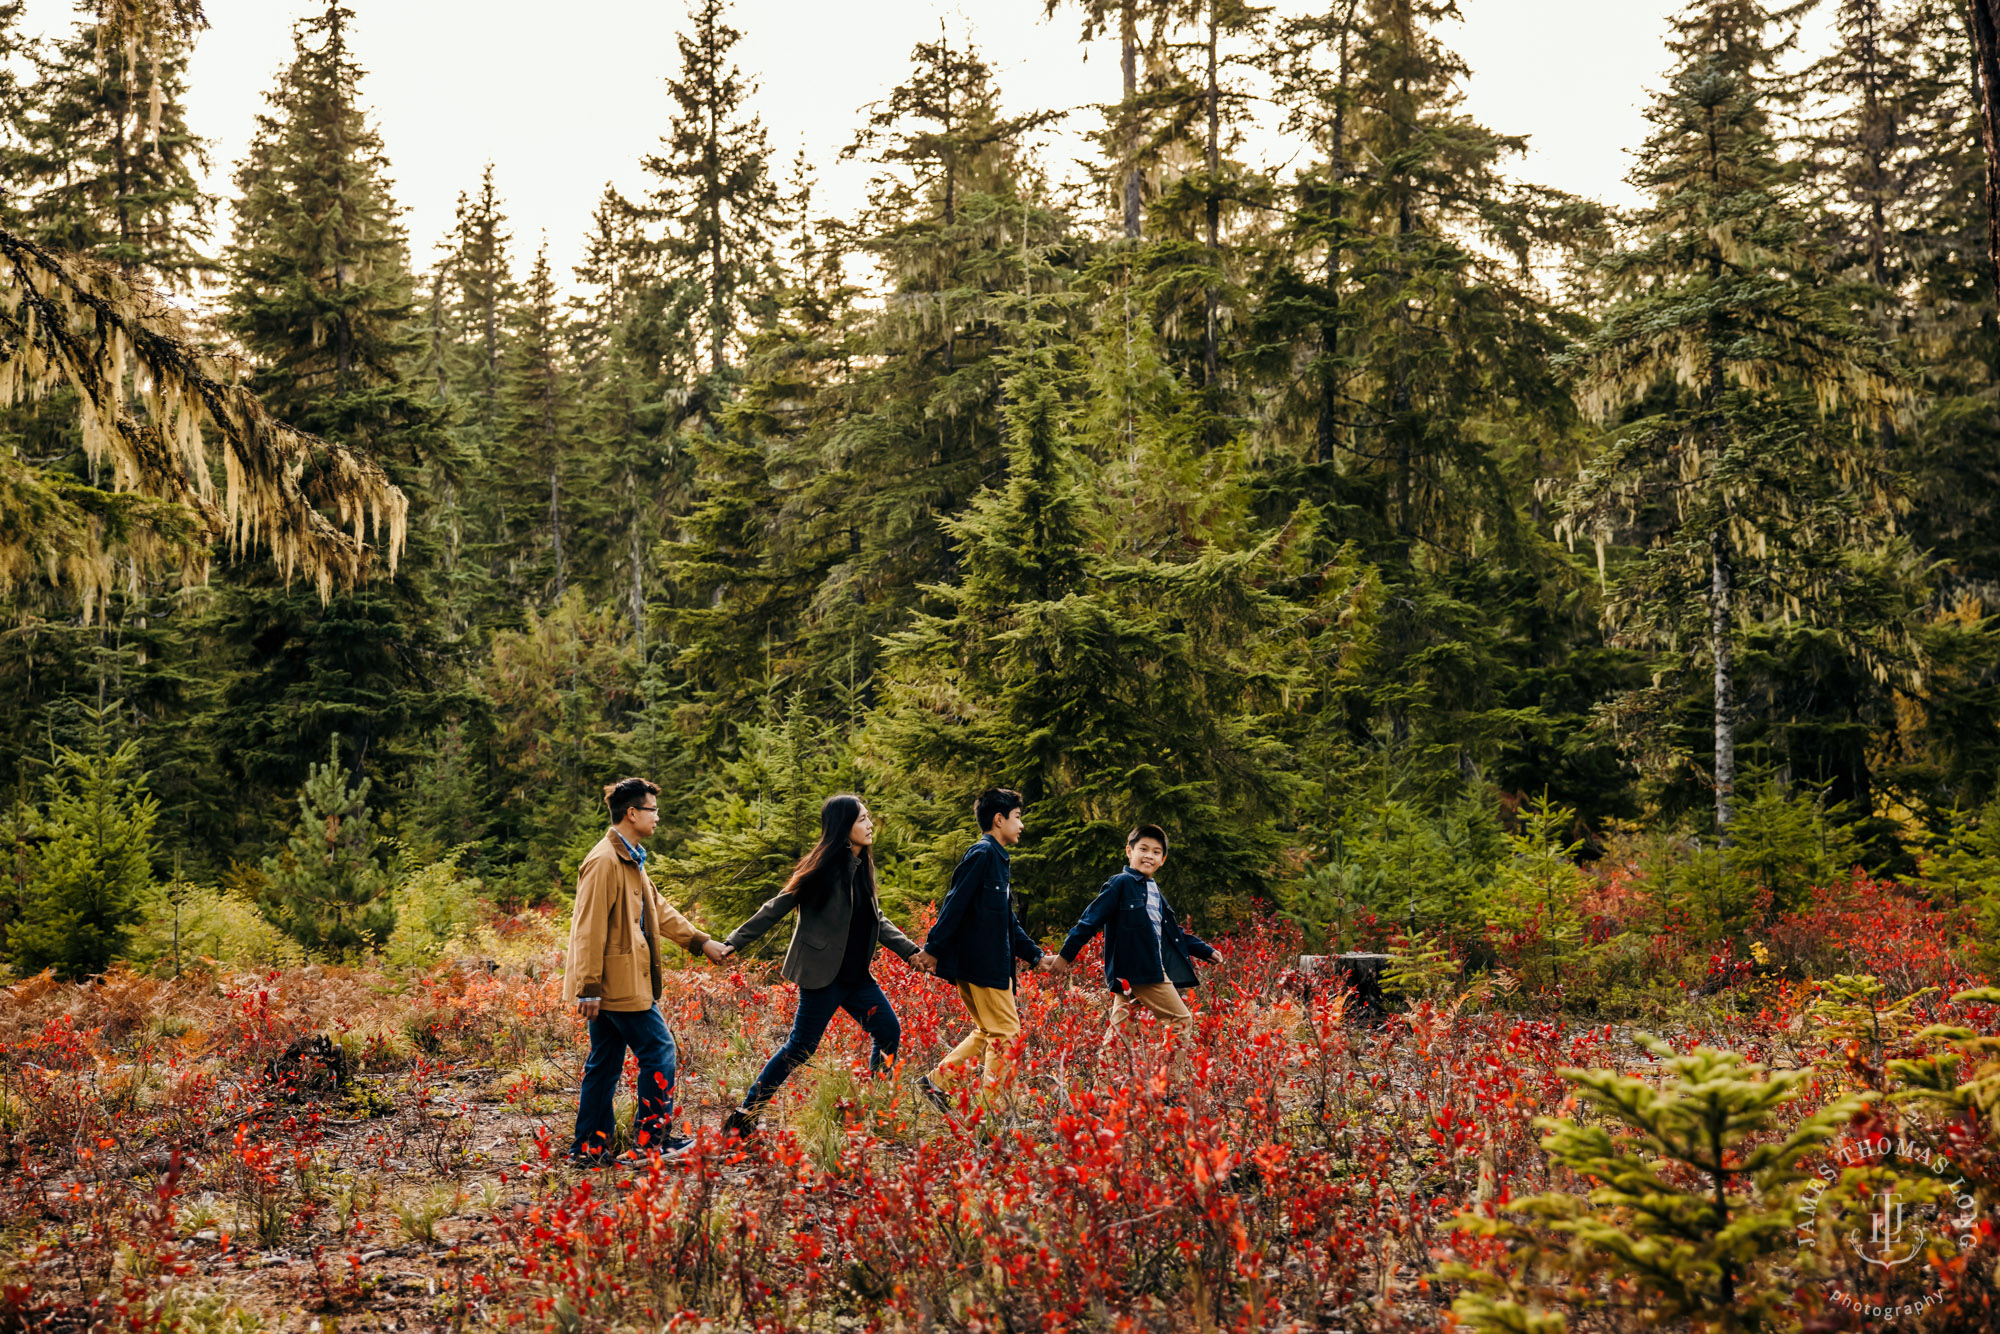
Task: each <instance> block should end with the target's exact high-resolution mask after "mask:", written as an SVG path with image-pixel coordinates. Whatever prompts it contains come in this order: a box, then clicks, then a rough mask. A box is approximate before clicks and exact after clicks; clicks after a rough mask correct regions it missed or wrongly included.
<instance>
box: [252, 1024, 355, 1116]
mask: <svg viewBox="0 0 2000 1334" xmlns="http://www.w3.org/2000/svg"><path fill="white" fill-rule="evenodd" d="M264 1077H265V1078H266V1079H268V1080H270V1082H271V1083H272V1085H273V1086H274V1087H275V1090H276V1092H277V1094H278V1096H279V1097H280V1098H282V1099H283V1100H284V1101H286V1102H305V1101H309V1100H311V1099H314V1098H331V1097H334V1096H336V1095H337V1094H339V1093H341V1092H343V1091H344V1090H345V1089H346V1088H347V1081H348V1068H347V1053H346V1052H345V1051H344V1050H342V1048H341V1046H340V1044H339V1043H337V1042H335V1041H334V1040H333V1039H332V1038H330V1037H328V1036H327V1035H326V1034H324V1033H316V1034H314V1035H313V1036H312V1037H308V1038H299V1039H297V1040H296V1041H294V1042H293V1043H292V1045H291V1046H289V1047H287V1048H285V1053H284V1055H282V1056H279V1057H278V1058H276V1059H275V1060H271V1061H266V1062H265V1063H264Z"/></svg>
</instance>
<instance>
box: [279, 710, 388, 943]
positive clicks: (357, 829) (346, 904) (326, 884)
mask: <svg viewBox="0 0 2000 1334" xmlns="http://www.w3.org/2000/svg"><path fill="white" fill-rule="evenodd" d="M372 786H373V781H372V780H371V779H368V778H358V779H357V778H356V777H355V776H354V775H351V774H350V773H349V772H348V770H347V767H346V766H345V765H344V764H342V763H341V759H340V738H339V737H338V736H336V737H334V738H333V739H332V740H331V741H329V742H328V744H327V752H326V763H324V764H314V765H313V766H312V767H311V768H310V770H309V771H308V772H307V775H306V781H305V783H304V785H303V786H301V787H300V788H299V793H298V809H299V821H298V824H297V826H296V827H295V828H294V830H293V832H292V835H291V837H290V838H288V839H286V840H285V846H284V848H283V850H281V851H280V852H278V853H277V854H276V855H274V856H271V857H266V858H265V859H264V866H263V870H264V880H265V883H266V886H267V892H268V894H269V898H270V903H271V906H272V909H273V911H274V916H276V918H277V919H278V920H279V921H280V922H281V923H283V925H284V927H285V929H286V930H287V931H289V932H290V933H291V935H292V938H293V939H295V940H297V941H298V942H299V944H301V945H303V946H304V947H305V948H306V949H308V950H310V951H312V952H313V953H315V954H318V955H321V956H323V957H327V958H332V959H346V958H352V957H354V956H355V955H357V954H359V953H361V952H363V951H365V950H368V949H370V948H373V947H376V946H379V945H380V944H381V943H382V942H384V941H385V940H387V939H388V938H389V933H390V932H391V931H392V930H394V929H395V925H396V919H395V910H394V907H393V905H392V904H391V902H390V899H389V891H390V888H391V886H392V883H393V882H392V877H391V876H390V874H389V871H388V869H387V867H386V866H385V865H384V864H383V861H384V857H383V853H384V849H383V846H382V844H383V840H382V837H381V835H380V834H379V833H378V832H377V831H376V828H375V816H374V812H373V811H371V810H370V809H369V807H368V790H369V788H370V787H372Z"/></svg>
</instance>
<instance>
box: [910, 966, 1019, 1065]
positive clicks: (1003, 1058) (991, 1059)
mask: <svg viewBox="0 0 2000 1334" xmlns="http://www.w3.org/2000/svg"><path fill="white" fill-rule="evenodd" d="M958 995H959V999H960V1000H963V1001H964V1002H965V1008H966V1009H967V1010H968V1011H970V1012H971V1014H972V1024H973V1028H972V1031H971V1032H970V1033H968V1034H966V1036H965V1041H963V1042H961V1043H959V1044H958V1045H957V1046H956V1047H953V1048H952V1049H951V1050H950V1051H949V1052H947V1053H945V1057H944V1059H943V1060H941V1061H939V1062H938V1063H937V1069H935V1070H933V1071H931V1082H932V1083H933V1084H936V1085H937V1086H938V1087H939V1088H949V1087H950V1086H951V1084H952V1081H953V1077H954V1075H955V1074H956V1067H958V1066H961V1065H965V1064H968V1063H969V1062H973V1061H977V1060H979V1059H980V1058H981V1057H982V1056H983V1057H985V1067H986V1082H987V1083H988V1084H998V1083H1001V1082H1002V1081H1004V1080H1005V1079H1006V1078H1007V1075H1008V1074H1009V1073H1010V1072H1009V1070H1008V1068H1007V1054H1008V1052H1009V1051H1010V1050H1011V1049H1012V1048H1013V1045H1014V1039H1015V1038H1017V1037H1019V1036H1020V1035H1021V1015H1020V1011H1018V1010H1017V1009H1015V1008H1014V990H1013V988H1012V987H980V986H974V985H973V984H972V983H970V982H960V983H959V984H958Z"/></svg>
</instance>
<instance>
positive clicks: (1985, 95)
mask: <svg viewBox="0 0 2000 1334" xmlns="http://www.w3.org/2000/svg"><path fill="white" fill-rule="evenodd" d="M1965 26H1966V28H1967V29H1968V30H1969V31H1970V32H1971V34H1972V67H1973V70H1974V73H1975V75H1976V77H1977V82H1978V85H1979V140H1980V143H1981V144H1982V145H1983V146H1984V147H1985V149H1986V253H1987V256H1988V257H1989V258H1990V259H1991V260H1992V261H1993V270H1994V283H1995V296H1996V297H2000V0H1965Z"/></svg>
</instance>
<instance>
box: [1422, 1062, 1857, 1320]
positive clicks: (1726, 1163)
mask: <svg viewBox="0 0 2000 1334" xmlns="http://www.w3.org/2000/svg"><path fill="white" fill-rule="evenodd" d="M1647 1045H1648V1046H1649V1047H1650V1049H1651V1050H1652V1052H1653V1053H1654V1055H1655V1056H1656V1057H1657V1058H1658V1059H1659V1062H1660V1064H1661V1065H1662V1066H1663V1067H1664V1075H1665V1078H1664V1080H1663V1081H1661V1082H1658V1083H1656V1082H1654V1081H1651V1080H1647V1079H1642V1078H1639V1077H1637V1076H1633V1075H1621V1074H1618V1073H1617V1072H1616V1071H1611V1070H1565V1071H1563V1072H1562V1074H1563V1077H1564V1078H1565V1079H1566V1080H1568V1081H1569V1082H1570V1083H1571V1084H1572V1085H1574V1086H1575V1088H1576V1090H1577V1092H1578V1094H1579V1095H1581V1098H1582V1099H1583V1100H1584V1101H1585V1102H1587V1103H1588V1104H1589V1105H1590V1106H1591V1107H1592V1108H1593V1109H1594V1110H1596V1111H1598V1112H1600V1113H1602V1114H1603V1115H1604V1116H1605V1117H1606V1118H1607V1119H1608V1120H1609V1122H1610V1125H1609V1126H1604V1125H1590V1124H1583V1123H1580V1122H1578V1121H1572V1120H1556V1119H1553V1118H1549V1117H1543V1118H1541V1119H1540V1121H1539V1124H1540V1125H1541V1126H1542V1128H1543V1129H1545V1130H1546V1131H1548V1134H1547V1135H1546V1136H1545V1137H1544V1138H1543V1140H1542V1147H1543V1148H1544V1149H1546V1150H1547V1151H1548V1154H1549V1157H1550V1158H1551V1160H1552V1161H1553V1162H1554V1163H1555V1164H1556V1165H1557V1166H1559V1167H1562V1168H1566V1169H1567V1170H1568V1171H1570V1172H1573V1173H1575V1174H1576V1175H1577V1176H1578V1177H1580V1178H1584V1179H1586V1180H1588V1181H1592V1182H1595V1183H1596V1185H1595V1186H1594V1187H1593V1188H1592V1189H1591V1191H1590V1193H1589V1195H1588V1196H1587V1197H1585V1196H1579V1195H1573V1194H1568V1193H1551V1194H1546V1195H1536V1196H1530V1197H1528V1198H1525V1199H1521V1200H1516V1201H1514V1202H1513V1203H1512V1204H1511V1205H1509V1206H1508V1207H1507V1212H1508V1213H1510V1214H1513V1215H1515V1216H1516V1217H1519V1218H1521V1219H1524V1220H1526V1221H1523V1222H1515V1221H1513V1220H1512V1219H1499V1218H1484V1217H1478V1216H1467V1217H1466V1218H1465V1220H1464V1222H1463V1224H1462V1226H1464V1227H1466V1228H1467V1229H1468V1230H1470V1231H1474V1232H1478V1233H1482V1234H1485V1235H1488V1236H1494V1237H1500V1238H1504V1239H1505V1241H1506V1243H1507V1246H1506V1252H1505V1254H1506V1262H1505V1271H1504V1272H1502V1273H1496V1272H1493V1271H1491V1270H1487V1271H1480V1270H1475V1269H1472V1268H1471V1267H1469V1266H1466V1265H1464V1264H1459V1263H1452V1264H1448V1265H1446V1266H1445V1267H1444V1273H1445V1275H1446V1277H1448V1278H1453V1279H1458V1280H1471V1281H1472V1284H1473V1285H1474V1286H1473V1288H1472V1290H1469V1291H1466V1292H1464V1293H1463V1294H1462V1295H1460V1296H1459V1297H1458V1299H1457V1300H1456V1301H1455V1302H1453V1304H1452V1311H1453V1313H1454V1314H1455V1315H1456V1316H1457V1317H1458V1319H1459V1321H1460V1322H1461V1323H1464V1324H1466V1325H1469V1326H1470V1327H1472V1328H1473V1329H1475V1330H1478V1331H1480V1332H1481V1334H1501V1332H1502V1331H1505V1334H1525V1332H1526V1331H1548V1332H1551V1334H1553V1332H1554V1331H1560V1330H1562V1329H1564V1328H1566V1324H1565V1322H1564V1321H1563V1319H1562V1316H1561V1315H1560V1313H1559V1310H1560V1307H1561V1306H1562V1305H1564V1304H1566V1303H1567V1301H1568V1300H1570V1299H1571V1298H1572V1295H1573V1294H1577V1293H1579V1292H1594V1291H1596V1290H1598V1285H1599V1283H1600V1282H1603V1283H1604V1284H1605V1287H1604V1289H1603V1290H1604V1291H1606V1292H1608V1293H1610V1294H1611V1297H1610V1300H1612V1301H1614V1302H1616V1303H1618V1304H1619V1305H1620V1306H1622V1307H1626V1308H1627V1309H1630V1310H1631V1311H1632V1312H1633V1315H1634V1318H1636V1319H1641V1320H1644V1321H1647V1322H1649V1323H1668V1324H1675V1325H1680V1326H1681V1327H1684V1328H1691V1329H1703V1330H1716V1331H1729V1330H1750V1329H1765V1328H1772V1327H1774V1326H1777V1325H1778V1324H1779V1323H1780V1322H1782V1321H1783V1320H1784V1319H1785V1316H1786V1314H1787V1313H1788V1312H1789V1310H1790V1308H1791V1305H1792V1302H1793V1298H1794V1292H1793V1282H1792V1280H1791V1279H1790V1278H1789V1277H1788V1276H1787V1275H1786V1274H1784V1273H1783V1272H1781V1267H1782V1266H1783V1265H1785V1264H1786V1263H1787V1261H1789V1260H1790V1259H1791V1258H1793V1257H1794V1256H1795V1255H1796V1253H1797V1250H1796V1248H1797V1244H1798V1243H1797V1239H1796V1218H1795V1209H1794V1204H1795V1201H1796V1197H1797V1193H1798V1191H1797V1187H1798V1184H1799V1183H1800V1182H1801V1181H1803V1180H1804V1173H1802V1172H1801V1171H1800V1170H1799V1164H1800V1162H1801V1161H1802V1160H1803V1159H1805V1158H1806V1157H1807V1156H1808V1155H1809V1154H1812V1153H1814V1152H1816V1151H1817V1150H1819V1149H1820V1148H1822V1147H1823V1146H1824V1145H1825V1144H1826V1143H1827V1141H1829V1140H1831V1139H1832V1138H1833V1137H1834V1136H1835V1135H1836V1134H1837V1133H1839V1130H1840V1128H1841V1126H1842V1125H1843V1124H1844V1123H1845V1122H1846V1121H1847V1120H1848V1119H1849V1118H1850V1117H1851V1116H1852V1115H1853V1114H1854V1113H1855V1112H1856V1111H1857V1110H1858V1109H1859V1105H1858V1104H1857V1103H1854V1102H1852V1101H1846V1100H1836V1101H1835V1102H1833V1103H1832V1104H1830V1105H1829V1106H1827V1107H1824V1108H1822V1109H1821V1110H1820V1111H1819V1112H1817V1113H1815V1114H1814V1115H1812V1116H1809V1117H1805V1118H1802V1119H1800V1120H1799V1121H1797V1122H1796V1123H1794V1124H1790V1125H1782V1124H1780V1123H1779V1118H1778V1112H1779V1109H1780V1108H1782V1107H1783V1105H1784V1104H1785V1103H1786V1102H1788V1101H1790V1100H1791V1099H1792V1098H1793V1097H1795V1096H1796V1095H1797V1093H1798V1092H1799V1085H1800V1084H1802V1083H1803V1082H1805V1080H1806V1079H1807V1078H1808V1077H1809V1076H1810V1074H1811V1071H1809V1070H1778V1071H1769V1072H1767V1071H1766V1070H1765V1068H1764V1067H1763V1066H1761V1065H1757V1064H1755V1063H1754V1062H1751V1061H1747V1060H1745V1059H1744V1058H1743V1057H1741V1056H1739V1055H1737V1054H1736V1053H1735V1052H1723V1051H1714V1050H1711V1049H1709V1048H1707V1047H1698V1048H1696V1049H1695V1050H1694V1051H1692V1052H1688V1053H1686V1054H1685V1055H1682V1054H1677V1053H1676V1052H1674V1050H1673V1049H1672V1048H1671V1047H1669V1046H1667V1044H1666V1043H1664V1042H1660V1041H1657V1040H1653V1039H1648V1040H1647Z"/></svg>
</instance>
